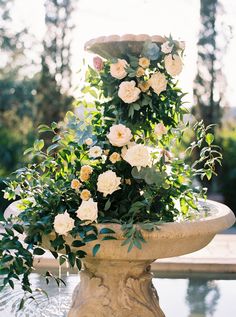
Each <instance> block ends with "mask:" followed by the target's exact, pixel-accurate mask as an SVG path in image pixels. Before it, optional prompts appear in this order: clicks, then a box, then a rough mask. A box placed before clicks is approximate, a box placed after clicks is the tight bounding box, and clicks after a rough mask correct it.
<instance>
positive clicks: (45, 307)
mask: <svg viewBox="0 0 236 317" xmlns="http://www.w3.org/2000/svg"><path fill="white" fill-rule="evenodd" d="M166 276H167V275H165V276H163V275H162V277H164V278H160V277H159V278H155V279H154V283H155V285H157V288H158V289H159V290H160V292H159V294H160V297H161V306H162V307H163V309H164V311H165V313H166V316H167V317H176V307H177V308H178V316H181V317H211V316H212V317H222V316H223V315H224V314H223V315H222V310H223V311H224V312H225V311H227V307H229V306H230V305H232V306H233V300H232V298H231V299H230V298H229V296H228V293H227V292H226V289H227V291H228V290H229V288H230V287H233V288H236V280H235V276H232V280H228V281H224V280H213V278H214V277H213V278H212V279H207V278H203V277H202V276H201V277H198V278H196V277H194V278H193V277H192V276H191V277H189V278H188V279H183V278H181V279H176V278H175V279H170V278H168V279H167V278H166ZM62 278H63V279H64V281H65V282H66V287H65V286H63V285H62V286H61V288H60V289H58V287H57V285H56V283H55V282H50V283H49V285H46V283H45V280H44V278H42V277H41V276H40V275H39V274H32V284H33V286H34V287H35V288H37V287H39V288H42V289H46V290H47V292H48V296H49V300H48V299H47V297H46V296H45V295H43V294H39V293H38V294H36V301H32V300H29V301H28V302H27V303H26V305H25V308H24V310H23V311H18V307H19V302H20V299H21V297H22V291H21V290H20V287H19V285H18V286H17V285H16V287H15V289H14V290H12V289H10V288H6V289H5V290H4V291H3V292H1V293H0V316H5V317H65V316H66V315H67V312H68V310H69V307H70V304H71V294H72V292H73V290H74V288H75V286H76V285H77V283H78V282H79V276H78V275H77V274H71V275H69V276H67V275H66V272H65V274H62ZM218 278H219V276H218ZM177 281H179V282H181V283H177ZM0 284H1V280H0ZM162 290H164V291H165V296H163V295H164V293H163V294H161V293H162ZM172 293H173V295H171V294H172ZM170 298H171V301H170ZM222 298H223V300H222ZM228 298H229V299H228ZM184 299H185V300H184ZM233 309H234V308H233ZM231 312H232V309H231V311H230V314H228V315H227V314H226V315H227V316H236V311H235V312H232V313H231ZM226 315H225V316H226Z"/></svg>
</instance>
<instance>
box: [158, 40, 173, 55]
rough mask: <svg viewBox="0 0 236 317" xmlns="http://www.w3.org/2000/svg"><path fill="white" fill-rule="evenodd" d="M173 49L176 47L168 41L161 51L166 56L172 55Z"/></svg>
mask: <svg viewBox="0 0 236 317" xmlns="http://www.w3.org/2000/svg"><path fill="white" fill-rule="evenodd" d="M173 47H174V45H173V44H172V45H171V44H170V42H169V41H166V42H165V43H163V44H162V46H161V51H162V52H163V53H165V54H169V53H171V51H172V49H173Z"/></svg>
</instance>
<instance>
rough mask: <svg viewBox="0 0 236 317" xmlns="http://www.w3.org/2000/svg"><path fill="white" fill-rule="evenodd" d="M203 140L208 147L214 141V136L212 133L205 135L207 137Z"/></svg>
mask: <svg viewBox="0 0 236 317" xmlns="http://www.w3.org/2000/svg"><path fill="white" fill-rule="evenodd" d="M205 140H206V142H207V144H208V145H209V146H210V145H211V144H212V142H213V141H214V135H213V134H212V133H207V135H206V136H205Z"/></svg>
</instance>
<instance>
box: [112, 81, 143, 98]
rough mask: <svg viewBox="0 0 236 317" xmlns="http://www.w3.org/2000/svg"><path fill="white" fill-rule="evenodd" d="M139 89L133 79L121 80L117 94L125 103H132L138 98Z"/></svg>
mask: <svg viewBox="0 0 236 317" xmlns="http://www.w3.org/2000/svg"><path fill="white" fill-rule="evenodd" d="M140 92H141V90H140V89H139V88H137V87H135V81H134V80H131V81H123V82H122V83H121V84H120V86H119V90H118V96H119V97H120V99H122V100H123V101H124V102H125V103H132V102H135V101H136V100H138V99H139V94H140Z"/></svg>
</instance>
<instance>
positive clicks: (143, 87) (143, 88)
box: [138, 81, 150, 92]
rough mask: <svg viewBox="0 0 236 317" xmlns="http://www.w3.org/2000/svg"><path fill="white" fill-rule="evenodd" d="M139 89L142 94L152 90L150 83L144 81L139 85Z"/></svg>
mask: <svg viewBox="0 0 236 317" xmlns="http://www.w3.org/2000/svg"><path fill="white" fill-rule="evenodd" d="M138 87H139V88H140V89H141V91H142V92H146V91H148V89H149V88H150V83H149V82H148V81H142V82H140V83H139V84H138Z"/></svg>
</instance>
